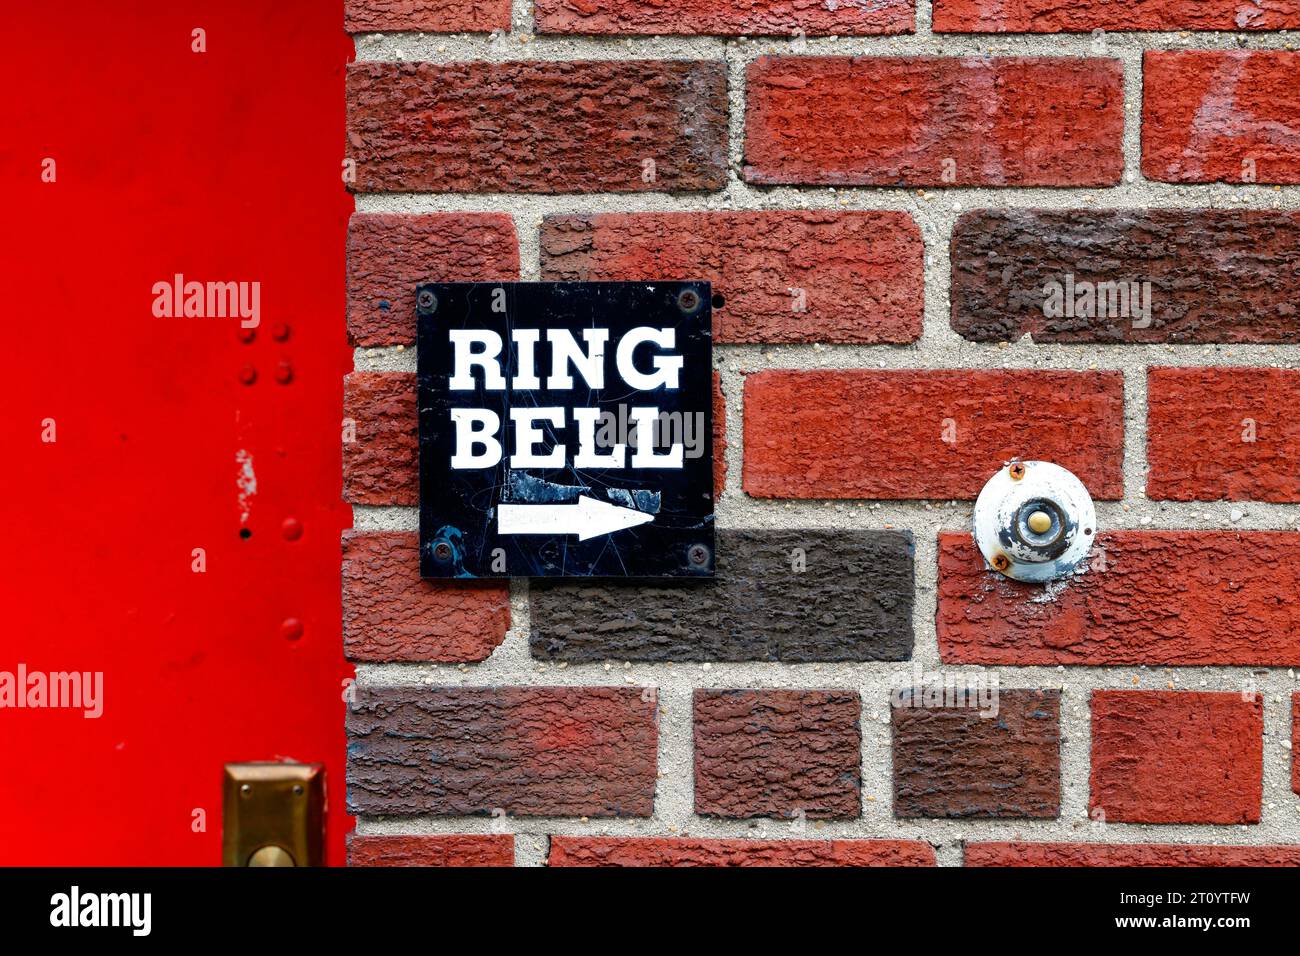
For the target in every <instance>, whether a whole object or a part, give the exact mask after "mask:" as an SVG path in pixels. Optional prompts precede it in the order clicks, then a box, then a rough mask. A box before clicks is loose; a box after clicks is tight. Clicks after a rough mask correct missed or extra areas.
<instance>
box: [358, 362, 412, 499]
mask: <svg viewBox="0 0 1300 956" xmlns="http://www.w3.org/2000/svg"><path fill="white" fill-rule="evenodd" d="M343 415H344V417H345V418H348V419H351V420H352V422H353V423H354V425H355V430H356V440H355V441H345V442H344V443H343V498H344V500H346V501H349V502H351V503H352V504H354V505H416V504H419V503H420V488H419V484H420V476H419V463H418V459H417V455H418V453H419V427H418V425H417V424H416V419H415V374H414V373H413V372H353V373H352V374H351V375H348V376H347V377H346V378H344V380H343Z"/></svg>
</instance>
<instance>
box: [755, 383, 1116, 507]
mask: <svg viewBox="0 0 1300 956" xmlns="http://www.w3.org/2000/svg"><path fill="white" fill-rule="evenodd" d="M744 445H745V474H744V485H745V491H747V492H748V493H749V494H751V495H754V496H756V497H763V498H974V497H975V496H976V495H977V494H979V490H980V488H982V487H983V486H984V483H985V482H986V481H987V480H988V478H989V476H990V475H992V474H993V473H994V472H996V471H997V470H998V469H999V468H1001V467H1002V465H1003V464H1004V463H1005V462H1007V461H1009V460H1010V459H1012V458H1024V459H1028V460H1034V459H1043V460H1046V461H1054V462H1056V463H1057V464H1060V465H1062V466H1064V467H1066V468H1069V469H1070V470H1071V471H1073V472H1074V473H1075V474H1076V475H1078V476H1079V478H1080V480H1081V481H1083V483H1084V484H1085V485H1086V486H1087V487H1088V490H1089V491H1091V492H1092V494H1093V495H1094V496H1095V497H1098V498H1118V497H1120V495H1121V494H1122V491H1123V477H1122V474H1121V468H1122V464H1123V455H1124V397H1123V380H1122V376H1121V375H1120V374H1119V373H1118V372H1092V373H1080V372H1049V371H1043V372H1038V371H956V370H952V371H949V370H943V371H883V372H873V371H865V370H864V371H844V372H840V371H825V372H821V371H817V372H790V371H770V372H759V373H756V374H754V375H750V376H749V377H748V378H747V379H746V381H745V436H744Z"/></svg>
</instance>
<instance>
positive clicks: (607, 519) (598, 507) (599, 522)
mask: <svg viewBox="0 0 1300 956" xmlns="http://www.w3.org/2000/svg"><path fill="white" fill-rule="evenodd" d="M654 520H655V516H654V515H648V514H646V513H645V512H644V511H637V510H636V509H635V508H623V507H621V506H619V505H611V504H609V503H608V502H604V501H597V500H596V499H595V498H588V497H587V496H586V495H582V496H581V497H579V498H578V503H577V504H574V505H507V504H502V505H499V506H498V514H497V532H498V533H499V534H576V535H577V536H578V540H579V541H586V540H587V539H588V538H594V537H596V535H598V534H613V533H614V532H615V531H622V530H623V529H624V528H635V527H636V526H637V525H639V524H645V523H646V522H647V521H654Z"/></svg>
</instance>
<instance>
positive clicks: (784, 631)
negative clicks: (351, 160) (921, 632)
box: [530, 529, 913, 663]
mask: <svg viewBox="0 0 1300 956" xmlns="http://www.w3.org/2000/svg"><path fill="white" fill-rule="evenodd" d="M717 548H718V555H717V571H716V575H715V577H714V579H713V580H712V581H697V582H683V583H682V584H670V585H652V584H636V583H603V582H600V583H593V582H585V581H561V580H537V581H534V582H533V584H532V589H531V591H530V602H531V605H532V634H531V645H532V652H533V656H534V657H538V658H543V659H547V660H565V661H572V662H575V663H584V662H591V661H601V660H606V659H615V660H636V661H786V662H790V663H798V662H807V661H866V660H888V661H902V660H908V659H909V658H910V657H911V654H912V554H913V544H912V536H911V534H910V533H908V532H904V531H745V530H735V529H728V530H720V531H719V532H718V533H717ZM797 549H798V550H797ZM800 552H802V554H800ZM797 560H799V561H802V565H800V566H802V567H805V568H806V570H805V571H801V572H797V571H795V570H793V568H794V567H795V566H796V563H795V562H796V561H797Z"/></svg>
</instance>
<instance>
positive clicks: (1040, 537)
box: [974, 461, 1097, 582]
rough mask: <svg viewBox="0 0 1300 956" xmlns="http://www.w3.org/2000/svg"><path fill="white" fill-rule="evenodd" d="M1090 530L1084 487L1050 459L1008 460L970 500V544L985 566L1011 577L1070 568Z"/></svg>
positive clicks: (1084, 550) (1060, 573) (1092, 514)
mask: <svg viewBox="0 0 1300 956" xmlns="http://www.w3.org/2000/svg"><path fill="white" fill-rule="evenodd" d="M1096 534H1097V513H1096V510H1095V509H1094V508H1093V505H1092V496H1091V495H1089V494H1088V489H1087V488H1085V487H1083V482H1081V481H1080V480H1079V479H1078V478H1076V477H1074V475H1073V474H1071V473H1070V472H1068V471H1066V470H1065V469H1064V468H1062V467H1061V466H1060V465H1054V464H1052V463H1051V462H1050V461H1013V462H1011V463H1010V464H1008V465H1007V466H1006V467H1005V468H1002V469H1001V470H1000V471H998V473H997V474H996V475H994V476H993V477H992V478H990V479H989V480H988V482H987V484H985V485H984V488H983V490H981V491H980V494H979V497H978V498H977V499H976V500H975V521H974V536H975V545H976V546H977V547H978V548H979V549H980V553H981V554H983V555H984V560H985V561H987V562H988V563H989V566H990V567H991V568H993V569H994V570H996V571H1000V572H1001V573H1002V574H1004V575H1006V576H1007V577H1009V578H1013V579H1015V580H1017V581H1036V582H1044V581H1051V580H1054V579H1056V578H1060V577H1064V576H1065V575H1067V574H1070V573H1072V572H1073V571H1074V569H1075V568H1077V567H1078V566H1079V563H1080V562H1081V561H1083V559H1084V558H1085V557H1086V556H1087V554H1088V551H1089V549H1091V548H1092V542H1093V539H1094V538H1095V537H1096Z"/></svg>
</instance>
